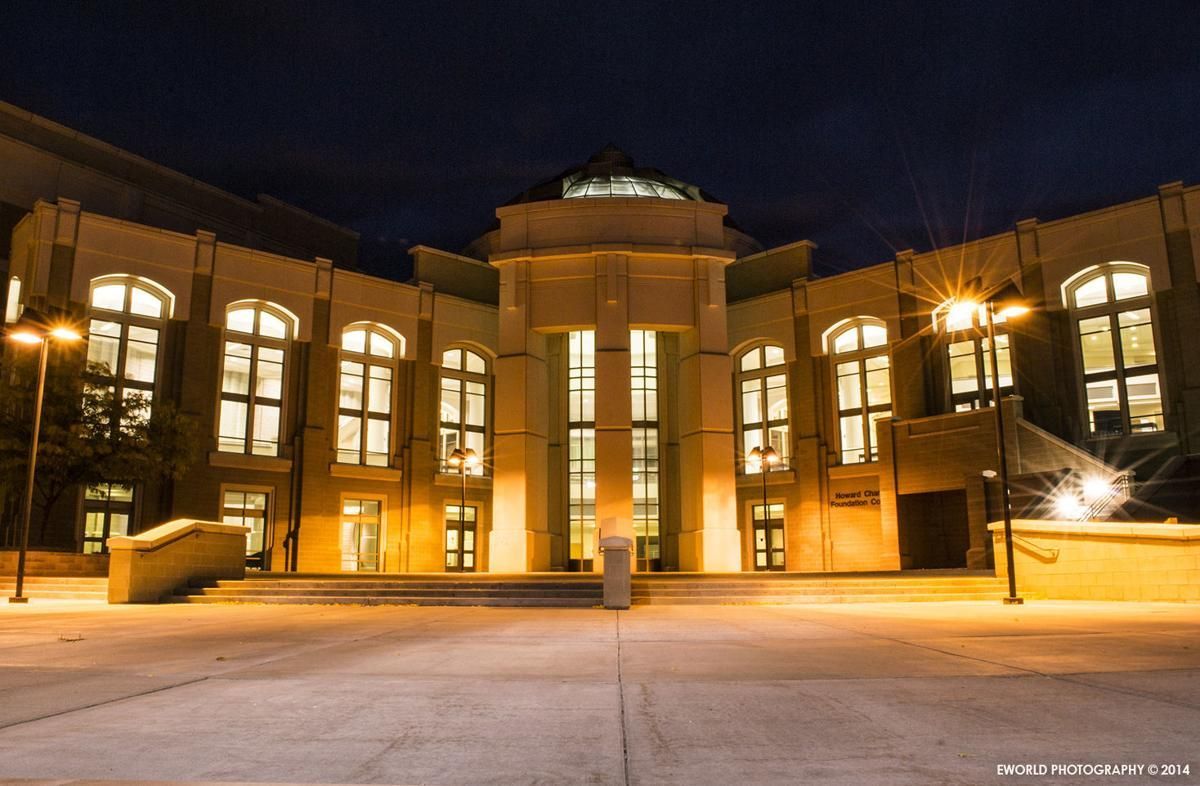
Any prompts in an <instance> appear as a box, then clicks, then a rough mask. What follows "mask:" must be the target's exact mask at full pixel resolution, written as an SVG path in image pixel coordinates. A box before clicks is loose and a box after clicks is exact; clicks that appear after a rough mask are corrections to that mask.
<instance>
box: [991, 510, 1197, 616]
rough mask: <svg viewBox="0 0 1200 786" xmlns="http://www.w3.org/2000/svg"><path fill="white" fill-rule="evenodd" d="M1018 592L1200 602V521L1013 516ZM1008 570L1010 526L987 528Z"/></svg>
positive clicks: (1000, 568)
mask: <svg viewBox="0 0 1200 786" xmlns="http://www.w3.org/2000/svg"><path fill="white" fill-rule="evenodd" d="M1012 528H1013V560H1014V562H1015V563H1016V567H1017V571H1016V573H1017V592H1018V594H1023V595H1026V594H1027V595H1032V596H1034V597H1042V598H1052V599H1066V600H1141V601H1159V600H1171V601H1180V600H1190V601H1200V525H1197V524H1152V523H1124V522H1119V523H1118V522H1112V523H1110V522H1093V521H1088V522H1080V521H1038V520H1031V519H1017V520H1015V521H1013V527H1012ZM988 529H989V530H991V532H992V537H993V545H994V551H995V555H996V575H998V576H1007V575H1008V563H1007V560H1006V559H1005V552H1004V525H1003V524H1002V523H999V522H996V523H992V524H989V525H988Z"/></svg>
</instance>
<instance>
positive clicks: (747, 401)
mask: <svg viewBox="0 0 1200 786" xmlns="http://www.w3.org/2000/svg"><path fill="white" fill-rule="evenodd" d="M737 390H738V416H739V417H738V419H739V422H740V429H741V434H742V440H741V449H742V455H743V456H748V455H750V452H751V451H752V450H754V448H761V447H764V446H767V445H770V446H771V447H772V448H774V449H775V452H776V453H777V454H779V460H780V464H779V465H780V466H781V467H786V466H787V465H788V458H789V457H790V456H791V450H790V448H789V444H790V441H789V440H788V395H787V364H786V363H785V361H784V358H783V347H780V346H777V345H775V344H766V345H764V346H760V347H755V348H754V349H750V350H747V351H746V352H744V353H742V355H741V356H740V357H739V358H738V374H737ZM742 466H743V469H744V471H745V472H746V473H747V474H749V473H754V472H759V471H760V470H759V469H758V468H756V467H754V466H752V465H751V464H748V463H745V462H743V465H742Z"/></svg>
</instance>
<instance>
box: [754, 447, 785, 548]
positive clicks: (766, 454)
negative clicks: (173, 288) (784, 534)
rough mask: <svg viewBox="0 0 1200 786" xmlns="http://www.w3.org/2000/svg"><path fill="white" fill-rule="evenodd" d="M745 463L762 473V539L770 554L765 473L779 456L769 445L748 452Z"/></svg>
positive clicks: (769, 523) (769, 528) (769, 526)
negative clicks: (763, 538) (764, 539)
mask: <svg viewBox="0 0 1200 786" xmlns="http://www.w3.org/2000/svg"><path fill="white" fill-rule="evenodd" d="M746 461H748V462H749V463H750V465H751V466H754V467H758V470H759V472H761V473H762V491H763V500H762V512H763V529H764V530H765V532H764V537H765V538H766V539H767V541H766V542H767V553H768V554H770V551H771V515H770V513H769V511H770V508H768V507H767V473H768V472H770V471H771V468H772V467H774V466H775V465H776V464H778V463H779V454H778V453H777V452H776V451H775V448H773V447H771V446H770V445H767V446H766V447H765V448H757V447H756V448H754V449H752V450H751V451H750V455H749V456H747V457H746ZM751 526H753V522H751Z"/></svg>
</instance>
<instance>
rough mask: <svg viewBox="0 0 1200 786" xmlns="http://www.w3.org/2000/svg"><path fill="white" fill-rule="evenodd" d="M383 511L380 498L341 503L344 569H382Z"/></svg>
mask: <svg viewBox="0 0 1200 786" xmlns="http://www.w3.org/2000/svg"><path fill="white" fill-rule="evenodd" d="M382 509H383V505H382V504H381V503H380V501H379V500H377V499H344V500H342V570H346V571H368V572H371V571H378V570H379V525H380V524H381V523H382V521H383V513H382Z"/></svg>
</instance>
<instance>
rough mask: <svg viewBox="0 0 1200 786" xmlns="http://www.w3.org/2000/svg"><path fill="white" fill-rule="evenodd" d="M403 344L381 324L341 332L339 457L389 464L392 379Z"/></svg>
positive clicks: (383, 464)
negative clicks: (400, 345)
mask: <svg viewBox="0 0 1200 786" xmlns="http://www.w3.org/2000/svg"><path fill="white" fill-rule="evenodd" d="M399 354H400V352H399V344H398V342H397V340H396V338H395V337H394V336H393V335H391V334H390V333H389V332H388V331H387V330H385V329H384V328H382V327H379V326H377V325H351V326H350V327H348V328H346V330H345V331H344V332H343V333H342V356H341V364H340V377H339V381H338V452H337V455H338V461H339V462H341V463H343V464H369V465H371V466H376V467H386V466H387V465H388V464H389V463H390V459H391V429H392V381H393V380H394V379H395V377H396V360H397V357H398V356H399Z"/></svg>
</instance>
